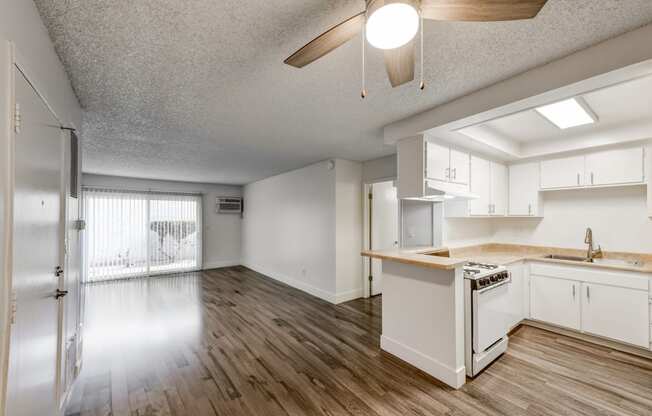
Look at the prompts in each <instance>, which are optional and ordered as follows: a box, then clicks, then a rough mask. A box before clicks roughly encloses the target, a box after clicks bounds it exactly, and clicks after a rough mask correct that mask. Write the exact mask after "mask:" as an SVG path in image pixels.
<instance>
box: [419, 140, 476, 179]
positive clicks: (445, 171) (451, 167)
mask: <svg viewBox="0 0 652 416" xmlns="http://www.w3.org/2000/svg"><path fill="white" fill-rule="evenodd" d="M426 179H432V180H437V181H442V182H452V183H456V184H461V185H468V184H469V154H468V153H465V152H461V151H459V150H456V149H452V148H450V147H448V146H442V145H440V144H437V143H432V142H426Z"/></svg>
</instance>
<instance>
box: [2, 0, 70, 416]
mask: <svg viewBox="0 0 652 416" xmlns="http://www.w3.org/2000/svg"><path fill="white" fill-rule="evenodd" d="M5 41H12V42H14V44H15V46H16V52H17V55H18V57H19V59H20V62H21V64H23V65H24V66H25V67H27V68H28V70H29V74H28V75H29V76H30V80H31V81H32V82H34V83H35V84H36V87H37V88H38V89H39V92H40V93H41V94H42V95H44V96H45V98H46V99H47V101H48V102H49V104H50V105H51V107H52V108H53V109H54V111H55V113H56V114H57V116H58V117H59V119H61V121H62V122H63V123H64V124H66V125H74V126H76V127H79V126H80V125H81V108H80V106H79V103H78V102H77V98H76V97H75V94H74V92H73V90H72V88H71V86H70V82H69V80H68V78H67V75H66V73H65V71H64V69H63V66H62V65H61V62H60V61H59V59H58V57H57V55H56V53H55V51H54V47H53V45H52V43H51V42H50V38H49V36H48V33H47V30H46V29H45V26H44V25H43V23H42V22H41V18H40V16H39V14H38V11H37V10H36V6H35V5H34V3H33V2H32V1H31V0H20V1H17V0H0V43H1V44H0V66H1V67H2V69H0V114H1V117H0V118H1V120H0V166H2V168H3V170H2V172H1V173H0V215H1V216H2V223H0V244H1V247H0V249H1V250H0V273H2V275H1V276H2V282H1V283H2V284H0V308H1V309H0V311H1V312H0V329H1V331H0V414H2V413H3V410H2V409H4V390H5V385H4V379H5V375H6V358H7V355H6V347H7V343H8V338H7V337H6V334H7V333H8V330H7V320H6V317H7V307H8V302H7V300H8V291H7V285H8V275H7V273H6V272H7V271H6V270H5V265H6V263H5V261H6V259H5V258H4V256H5V255H6V253H9V252H10V250H11V249H10V247H8V246H7V243H8V242H7V241H5V233H4V229H3V228H2V227H3V225H4V224H5V223H6V221H7V220H8V218H7V215H8V210H7V203H8V200H9V198H8V196H7V195H8V194H7V192H8V188H7V186H8V182H7V181H8V173H9V172H8V170H7V168H8V167H9V166H10V165H9V161H8V159H7V157H8V153H7V151H6V150H7V146H8V143H9V137H10V135H9V120H8V117H9V114H10V111H9V109H8V104H9V103H10V100H11V99H12V98H11V97H10V91H9V85H10V84H9V71H8V66H9V64H10V62H9V59H8V54H7V53H6V43H5Z"/></svg>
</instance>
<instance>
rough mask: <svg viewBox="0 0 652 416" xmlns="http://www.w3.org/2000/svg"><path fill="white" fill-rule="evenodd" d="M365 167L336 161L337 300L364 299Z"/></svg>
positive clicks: (354, 163)
mask: <svg viewBox="0 0 652 416" xmlns="http://www.w3.org/2000/svg"><path fill="white" fill-rule="evenodd" d="M362 205H363V195H362V164H360V163H357V162H350V161H348V160H342V159H337V160H336V161H335V273H336V277H337V282H336V289H335V290H336V301H335V303H340V302H346V301H347V300H351V299H356V298H359V297H361V296H363V280H362V277H361V276H362V263H363V262H362V256H360V251H361V250H362V221H363V220H362V209H363V208H362Z"/></svg>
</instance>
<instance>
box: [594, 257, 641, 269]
mask: <svg viewBox="0 0 652 416" xmlns="http://www.w3.org/2000/svg"><path fill="white" fill-rule="evenodd" d="M589 262H590V263H595V264H604V265H607V266H624V267H643V262H642V261H641V260H622V259H603V258H597V259H592V260H590V261H589Z"/></svg>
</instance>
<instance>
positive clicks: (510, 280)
mask: <svg viewBox="0 0 652 416" xmlns="http://www.w3.org/2000/svg"><path fill="white" fill-rule="evenodd" d="M511 282H512V276H511V275H510V276H509V279H505V280H503V281H502V282H500V283H498V284H497V285H493V286H489V287H485V288H482V289H480V290H476V291H475V293H477V294H482V293H484V292H488V291H490V290H492V289H496V288H499V287H501V286H503V285H506V284H507V283H511Z"/></svg>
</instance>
